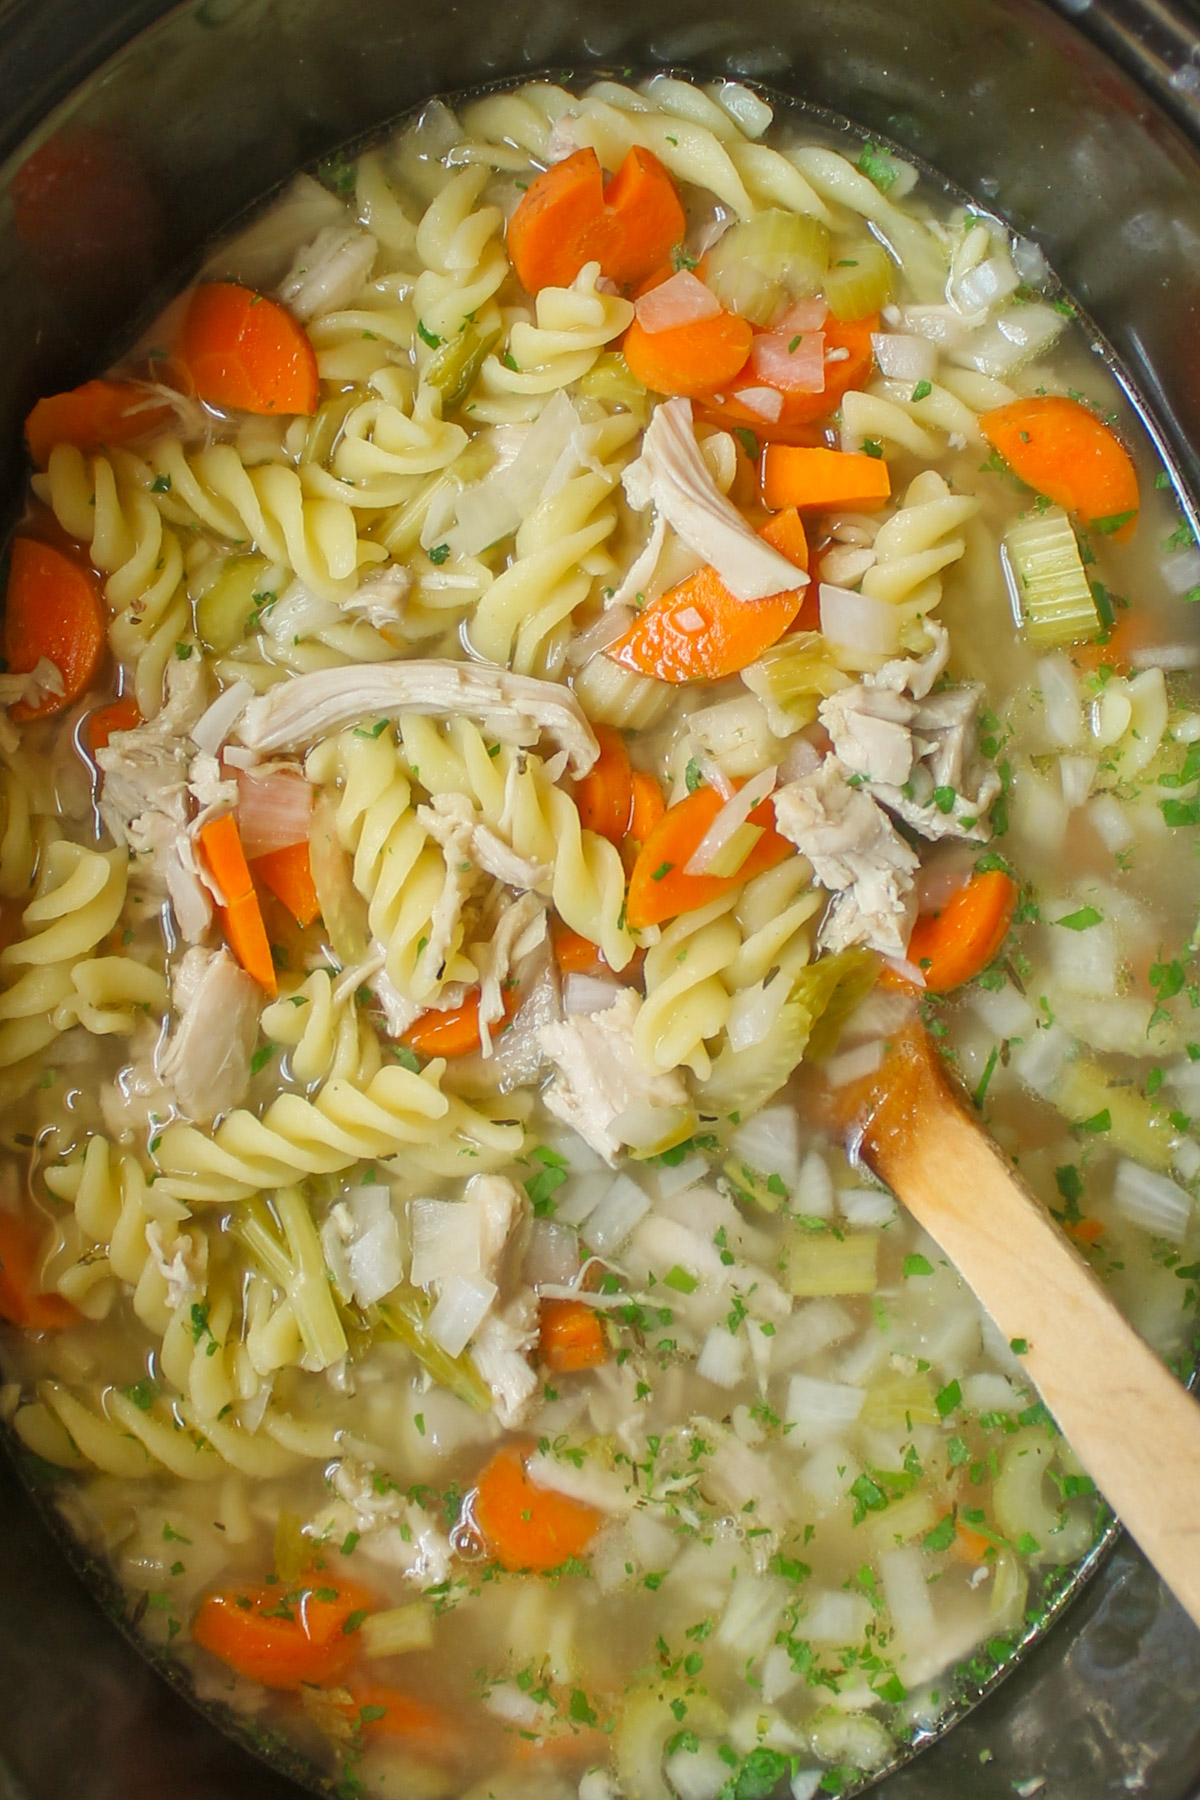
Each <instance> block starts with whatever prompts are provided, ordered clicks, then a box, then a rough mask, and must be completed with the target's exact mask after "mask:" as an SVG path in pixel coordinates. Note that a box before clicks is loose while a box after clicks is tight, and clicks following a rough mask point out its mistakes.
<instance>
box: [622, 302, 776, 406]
mask: <svg viewBox="0 0 1200 1800" xmlns="http://www.w3.org/2000/svg"><path fill="white" fill-rule="evenodd" d="M753 336H754V333H753V331H752V330H751V328H750V326H749V325H748V324H747V323H746V321H745V319H739V318H738V317H737V315H736V314H735V313H727V312H720V313H715V314H714V315H713V317H712V318H711V319H693V320H692V321H691V323H690V324H687V325H672V326H671V327H670V328H669V329H668V330H666V331H647V330H646V329H645V328H644V327H643V326H642V325H640V324H639V323H638V321H637V320H636V319H635V320H634V321H633V324H632V325H631V326H630V327H629V330H628V331H627V332H626V333H625V342H624V344H623V346H622V350H623V353H624V357H625V361H626V362H627V363H628V365H629V372H630V374H631V375H633V376H634V377H635V379H636V380H638V381H640V382H641V383H642V386H643V387H648V388H650V389H652V390H653V392H654V393H656V394H682V395H684V396H686V397H688V398H690V399H699V398H701V397H702V396H704V395H706V394H711V393H712V391H713V389H714V388H719V387H720V385H721V383H722V382H723V381H732V379H733V377H734V376H735V375H737V374H738V373H739V371H740V370H741V369H742V368H744V367H745V363H746V358H747V357H748V356H749V354H750V343H751V339H752V338H753Z"/></svg>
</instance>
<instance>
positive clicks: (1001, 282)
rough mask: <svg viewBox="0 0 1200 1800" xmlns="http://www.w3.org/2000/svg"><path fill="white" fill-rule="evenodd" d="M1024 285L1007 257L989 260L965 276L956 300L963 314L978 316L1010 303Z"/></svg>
mask: <svg viewBox="0 0 1200 1800" xmlns="http://www.w3.org/2000/svg"><path fill="white" fill-rule="evenodd" d="M1020 285H1021V277H1020V276H1019V275H1018V274H1017V271H1016V270H1015V269H1014V268H1013V265H1012V260H1011V258H1010V257H1007V256H988V257H985V258H984V260H983V262H981V263H977V264H976V265H975V267H974V268H973V269H970V270H968V272H967V273H966V274H965V275H963V276H962V277H961V278H960V279H959V281H958V283H957V287H956V290H955V296H954V297H955V299H956V300H957V302H958V304H959V306H961V307H962V309H963V311H964V312H978V311H979V310H980V308H981V307H986V306H994V305H995V303H996V301H997V300H1007V298H1008V296H1009V295H1010V294H1012V293H1015V292H1016V290H1017V288H1019V287H1020Z"/></svg>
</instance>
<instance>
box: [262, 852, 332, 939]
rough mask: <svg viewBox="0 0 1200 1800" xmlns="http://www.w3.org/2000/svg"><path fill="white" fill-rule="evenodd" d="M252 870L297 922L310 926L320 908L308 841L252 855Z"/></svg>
mask: <svg viewBox="0 0 1200 1800" xmlns="http://www.w3.org/2000/svg"><path fill="white" fill-rule="evenodd" d="M252 866H253V869H254V873H255V875H256V876H257V877H258V879H259V881H261V882H262V884H263V886H264V887H265V888H269V889H270V891H271V893H273V894H274V896H275V898H276V899H277V900H282V901H283V904H284V905H285V906H286V907H287V909H288V911H289V912H290V913H291V915H292V917H293V919H295V921H296V923H297V925H300V926H305V925H311V924H312V922H313V920H314V919H315V918H316V917H317V916H318V914H319V913H320V911H321V902H320V900H319V899H318V898H317V889H316V884H315V882H314V881H313V878H312V864H311V862H310V860H309V854H308V845H307V844H304V843H302V844H288V845H287V846H286V847H285V848H284V849H282V850H268V851H267V852H266V854H265V855H263V856H256V857H254V858H253V864H252Z"/></svg>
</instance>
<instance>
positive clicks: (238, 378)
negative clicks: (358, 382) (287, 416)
mask: <svg viewBox="0 0 1200 1800" xmlns="http://www.w3.org/2000/svg"><path fill="white" fill-rule="evenodd" d="M180 355H181V356H182V358H183V361H184V362H185V363H186V364H187V367H188V369H189V371H190V373H191V377H192V381H193V382H194V384H195V388H196V393H197V394H198V395H199V397H200V399H201V400H206V401H208V403H209V404H210V405H211V406H219V407H222V408H232V409H234V410H237V411H241V412H250V413H302V414H305V415H308V414H311V413H315V412H316V410H317V401H318V399H319V395H320V380H319V376H318V373H317V354H316V351H315V350H314V349H313V347H312V344H311V342H310V341H309V337H308V334H307V332H306V331H305V330H304V327H303V326H302V325H300V324H298V323H297V321H296V320H295V319H293V317H292V315H291V313H289V312H287V311H285V309H284V308H283V307H282V306H280V305H279V304H278V303H277V302H276V301H274V300H268V299H267V298H266V296H265V295H263V294H256V293H254V291H253V290H252V289H251V288H245V287H238V285H237V284H236V283H235V282H232V281H209V282H205V283H204V284H203V285H202V286H200V287H198V288H197V289H196V291H195V293H194V294H193V295H192V299H191V304H190V305H189V307H188V311H187V318H186V319H185V321H184V326H183V341H182V343H181V345H180Z"/></svg>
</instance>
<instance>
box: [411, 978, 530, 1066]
mask: <svg viewBox="0 0 1200 1800" xmlns="http://www.w3.org/2000/svg"><path fill="white" fill-rule="evenodd" d="M502 998H503V1000H504V1018H503V1019H498V1020H497V1021H496V1023H495V1024H494V1025H493V1026H492V1036H493V1037H495V1036H496V1034H497V1033H498V1032H499V1031H501V1030H502V1029H503V1027H504V1025H505V1024H506V1023H507V1022H508V1020H509V1019H511V1018H512V1016H513V1014H514V1013H515V1012H516V1010H517V1008H518V1006H519V1005H520V1004H521V996H520V994H519V993H518V992H517V990H516V988H505V989H504V990H503V993H502ZM400 1042H401V1043H402V1044H406V1045H407V1046H408V1048H409V1049H410V1050H415V1051H416V1052H417V1054H418V1056H470V1055H471V1054H472V1052H473V1051H475V1050H479V1049H480V1048H482V1043H483V1040H482V1038H481V1037H480V1033H479V989H478V988H476V989H475V991H474V992H473V993H470V994H468V995H467V997H466V999H465V1000H464V1001H463V1003H462V1005H461V1006H456V1007H453V1008H452V1009H451V1010H450V1011H449V1012H438V1011H437V1009H436V1008H434V1007H431V1008H430V1010H429V1011H428V1012H423V1013H422V1014H421V1016H420V1018H419V1019H414V1020H413V1022H412V1024H411V1025H410V1026H409V1028H408V1030H407V1031H406V1032H404V1033H403V1035H402V1036H401V1039H400Z"/></svg>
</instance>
